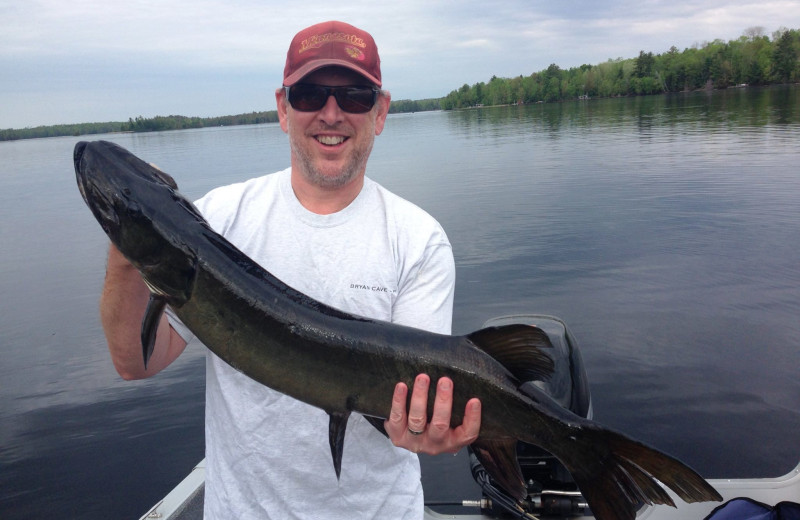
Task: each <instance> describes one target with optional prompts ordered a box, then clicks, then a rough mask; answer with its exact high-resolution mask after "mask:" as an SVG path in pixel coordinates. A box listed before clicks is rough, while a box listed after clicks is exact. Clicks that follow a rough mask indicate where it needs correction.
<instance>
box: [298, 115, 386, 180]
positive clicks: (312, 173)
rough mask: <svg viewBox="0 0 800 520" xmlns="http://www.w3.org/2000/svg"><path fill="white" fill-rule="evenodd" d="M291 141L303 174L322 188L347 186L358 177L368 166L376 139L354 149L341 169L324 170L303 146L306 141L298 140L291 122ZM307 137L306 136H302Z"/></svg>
mask: <svg viewBox="0 0 800 520" xmlns="http://www.w3.org/2000/svg"><path fill="white" fill-rule="evenodd" d="M289 127H290V128H289V132H288V133H289V141H290V144H291V147H292V153H293V154H294V157H295V158H296V159H297V161H298V163H299V167H300V170H301V172H300V173H301V174H302V175H303V176H304V177H305V178H306V180H307V181H308V182H309V183H311V184H313V185H314V186H319V187H320V188H339V187H342V186H345V185H346V184H348V183H349V182H350V181H352V180H353V179H355V178H356V177H358V176H359V175H360V174H361V173H362V172H363V171H365V170H366V167H367V159H368V158H369V154H370V152H371V151H372V145H373V143H374V140H369V141H368V142H366V143H364V144H363V145H362V146H357V147H356V148H354V149H353V153H352V154H351V155H350V157H349V159H348V160H347V162H346V163H345V165H344V166H343V167H342V168H341V170H340V171H333V172H332V171H322V169H320V168H318V167H317V165H316V164H315V163H314V158H313V157H312V156H311V154H310V153H309V150H308V149H307V148H306V147H304V146H303V144H304V143H302V142H298V139H297V136H296V135H295V134H294V133H293V132H292V131H291V123H290V124H289ZM300 137H301V138H302V139H305V136H302V135H301V136H300Z"/></svg>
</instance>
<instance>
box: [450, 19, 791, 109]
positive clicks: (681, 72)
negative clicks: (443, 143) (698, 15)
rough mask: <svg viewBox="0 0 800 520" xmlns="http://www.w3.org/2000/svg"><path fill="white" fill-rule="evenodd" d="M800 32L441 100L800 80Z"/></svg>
mask: <svg viewBox="0 0 800 520" xmlns="http://www.w3.org/2000/svg"><path fill="white" fill-rule="evenodd" d="M799 56H800V31H798V30H796V29H781V30H778V31H776V32H775V33H774V34H773V37H772V39H770V38H769V37H768V36H765V35H764V30H763V29H762V28H759V27H755V28H751V29H748V30H747V31H746V32H745V34H744V35H742V36H741V37H740V38H739V39H737V40H733V41H729V42H723V41H722V40H714V41H713V42H710V43H706V44H704V45H702V46H694V47H691V48H688V49H685V50H683V51H682V52H681V51H679V50H678V49H677V48H676V47H675V46H673V47H672V48H670V50H669V51H668V52H666V53H663V54H653V53H652V52H644V51H641V52H640V53H639V56H638V57H636V58H630V59H622V58H619V59H616V60H609V61H607V62H605V63H601V64H599V65H581V66H580V67H574V68H570V69H567V70H564V69H561V68H560V67H559V66H558V65H556V64H552V65H550V66H549V67H547V68H546V69H544V70H542V71H539V72H534V73H533V74H531V75H530V76H518V77H515V78H498V77H496V76H495V77H492V79H491V80H490V81H489V82H488V83H484V82H480V83H476V84H474V85H467V84H464V85H463V86H462V87H461V88H459V89H457V90H453V91H452V92H450V93H449V94H448V95H447V96H445V97H444V98H443V99H442V101H441V107H442V108H443V109H445V110H450V109H457V108H466V107H474V106H480V105H507V104H519V103H549V102H554V101H564V100H567V99H577V98H581V97H583V98H593V97H616V96H636V95H647V94H660V93H667V92H684V91H691V90H698V89H712V88H717V89H723V88H728V87H732V86H737V85H769V84H775V83H793V82H798V81H800V59H798V57H799Z"/></svg>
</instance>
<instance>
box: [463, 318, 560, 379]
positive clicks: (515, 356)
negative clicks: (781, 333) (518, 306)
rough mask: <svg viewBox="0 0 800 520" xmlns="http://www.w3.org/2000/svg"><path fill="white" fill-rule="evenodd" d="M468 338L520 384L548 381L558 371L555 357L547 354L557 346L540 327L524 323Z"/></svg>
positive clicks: (497, 328) (481, 331) (486, 329)
mask: <svg viewBox="0 0 800 520" xmlns="http://www.w3.org/2000/svg"><path fill="white" fill-rule="evenodd" d="M467 338H469V339H470V341H472V343H473V344H474V345H475V346H476V347H478V348H479V349H481V350H483V351H484V352H486V353H487V354H489V355H490V356H492V357H493V358H494V359H496V360H497V361H498V362H499V363H500V364H502V365H503V366H504V367H506V368H507V369H508V370H509V371H510V372H511V373H512V374H513V375H514V377H516V378H517V379H519V380H520V381H531V380H543V379H548V378H549V377H550V376H551V375H552V374H553V371H554V370H555V364H554V363H553V360H552V358H551V357H550V356H548V355H547V354H546V353H545V351H544V349H551V348H552V347H553V344H552V343H550V338H548V337H547V333H545V331H543V330H542V329H540V328H539V327H536V326H533V325H523V324H513V325H504V326H502V327H487V328H484V329H480V330H476V331H475V332H473V333H471V334H468V335H467Z"/></svg>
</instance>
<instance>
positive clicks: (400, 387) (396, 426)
mask: <svg viewBox="0 0 800 520" xmlns="http://www.w3.org/2000/svg"><path fill="white" fill-rule="evenodd" d="M407 395H408V387H407V386H406V384H405V383H397V384H396V385H395V387H394V394H393V395H392V409H391V411H390V412H389V418H388V419H386V421H385V422H384V423H383V427H384V428H385V429H386V433H387V434H389V438H390V439H391V440H392V442H393V443H394V444H395V446H399V444H398V440H399V439H402V438H404V437H405V433H406V428H407V424H408V423H407V422H406V399H407V397H406V396H407Z"/></svg>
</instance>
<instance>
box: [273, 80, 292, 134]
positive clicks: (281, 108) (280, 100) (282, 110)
mask: <svg viewBox="0 0 800 520" xmlns="http://www.w3.org/2000/svg"><path fill="white" fill-rule="evenodd" d="M275 103H277V105H278V121H280V123H281V130H283V131H284V132H285V133H287V134H288V133H289V125H288V123H287V119H286V112H287V110H288V109H287V108H286V104H287V102H286V89H284V88H283V87H281V88H279V89H277V90H275Z"/></svg>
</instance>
